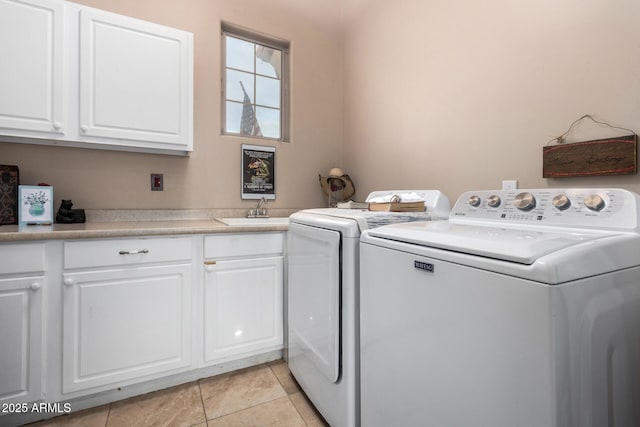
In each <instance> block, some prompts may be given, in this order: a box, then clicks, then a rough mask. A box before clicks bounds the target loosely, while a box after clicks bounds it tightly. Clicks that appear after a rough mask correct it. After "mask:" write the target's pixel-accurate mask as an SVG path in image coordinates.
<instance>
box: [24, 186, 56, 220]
mask: <svg viewBox="0 0 640 427" xmlns="http://www.w3.org/2000/svg"><path fill="white" fill-rule="evenodd" d="M18 222H19V223H20V225H28V224H53V187H44V186H38V185H20V186H18Z"/></svg>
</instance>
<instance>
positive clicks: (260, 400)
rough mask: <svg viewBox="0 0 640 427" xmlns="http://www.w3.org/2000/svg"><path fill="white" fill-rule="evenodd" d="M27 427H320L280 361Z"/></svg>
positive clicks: (317, 416)
mask: <svg viewBox="0 0 640 427" xmlns="http://www.w3.org/2000/svg"><path fill="white" fill-rule="evenodd" d="M29 426H30V427H54V426H56V427H57V426H64V427H76V426H77V427H120V426H122V427H132V426H152V427H156V426H185V427H188V426H196V427H221V426H224V427H227V426H228V427H236V426H237V427H245V426H261V427H262V426H264V427H271V426H273V427H288V426H291V427H298V426H300V427H305V426H309V427H323V426H325V427H326V426H328V424H327V423H326V422H325V421H324V420H323V419H322V417H321V416H320V415H319V414H318V412H317V411H316V409H315V408H314V407H313V406H312V405H311V403H310V402H309V401H308V400H307V397H306V396H305V395H304V394H303V393H302V390H301V389H300V387H299V386H298V384H297V383H296V382H295V380H294V379H293V377H292V376H291V373H290V372H289V369H288V367H287V364H286V363H285V362H284V361H283V360H278V361H275V362H271V363H267V364H264V365H259V366H254V367H251V368H247V369H242V370H239V371H235V372H230V373H227V374H223V375H218V376H215V377H210V378H203V379H201V380H198V381H194V382H191V383H187V384H182V385H179V386H176V387H171V388H168V389H165V390H159V391H155V392H152V393H148V394H144V395H141V396H136V397H132V398H130V399H126V400H122V401H119V402H114V403H111V404H108V405H103V406H99V407H96V408H92V409H87V410H85V411H80V412H77V413H73V414H69V415H63V416H61V417H57V418H52V419H50V420H46V421H41V422H38V423H35V424H30V425H29Z"/></svg>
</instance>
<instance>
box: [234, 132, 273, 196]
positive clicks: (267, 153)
mask: <svg viewBox="0 0 640 427" xmlns="http://www.w3.org/2000/svg"><path fill="white" fill-rule="evenodd" d="M275 165H276V149H275V147H262V146H259V145H247V144H243V145H242V198H243V199H261V198H263V197H264V198H265V199H268V200H273V199H275V198H276V176H275V170H276V169H275Z"/></svg>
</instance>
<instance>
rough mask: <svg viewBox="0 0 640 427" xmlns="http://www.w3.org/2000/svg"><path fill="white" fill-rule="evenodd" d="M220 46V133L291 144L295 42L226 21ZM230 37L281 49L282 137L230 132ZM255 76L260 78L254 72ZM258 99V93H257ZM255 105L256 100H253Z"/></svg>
mask: <svg viewBox="0 0 640 427" xmlns="http://www.w3.org/2000/svg"><path fill="white" fill-rule="evenodd" d="M220 29H221V31H220V44H221V52H222V54H221V65H222V67H221V74H222V75H221V88H220V89H221V90H220V92H221V96H220V101H221V104H220V105H221V113H222V114H221V119H222V122H221V126H220V133H221V135H223V136H231V137H240V138H250V139H255V140H260V141H278V142H291V139H290V118H291V112H290V101H289V81H290V76H289V49H290V46H291V43H290V42H288V41H285V40H282V39H278V38H275V37H272V36H267V35H265V34H260V33H258V32H256V31H253V30H249V29H247V28H244V27H240V26H237V25H234V24H230V23H228V22H225V21H221V23H220ZM227 36H230V37H233V38H236V39H240V40H244V41H247V42H249V43H255V44H259V45H263V46H266V47H269V48H271V49H277V50H279V51H280V52H281V60H282V68H281V70H280V72H281V76H280V108H279V110H280V137H279V138H273V137H268V136H256V135H246V134H242V133H235V132H227V130H226V128H227V93H226V92H227V43H226V37H227ZM253 75H254V76H256V75H258V76H259V75H260V74H257V73H256V70H254V72H253ZM254 98H255V93H254ZM252 102H253V105H254V106H255V104H256V103H255V99H253V100H252Z"/></svg>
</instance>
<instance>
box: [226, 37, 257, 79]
mask: <svg viewBox="0 0 640 427" xmlns="http://www.w3.org/2000/svg"><path fill="white" fill-rule="evenodd" d="M226 37H227V58H226V60H227V61H226V66H227V67H230V68H238V69H240V70H245V71H249V72H251V73H253V72H254V70H253V64H254V62H255V61H254V59H253V58H254V49H255V48H254V46H255V44H253V43H249V42H246V41H244V40H240V39H236V38H234V37H230V36H226Z"/></svg>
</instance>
